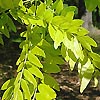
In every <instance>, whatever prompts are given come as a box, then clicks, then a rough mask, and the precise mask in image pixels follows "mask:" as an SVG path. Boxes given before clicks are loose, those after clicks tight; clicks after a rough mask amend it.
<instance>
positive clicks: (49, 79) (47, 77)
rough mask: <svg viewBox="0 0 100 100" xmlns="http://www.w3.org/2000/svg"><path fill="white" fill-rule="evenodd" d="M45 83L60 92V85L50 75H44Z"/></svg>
mask: <svg viewBox="0 0 100 100" xmlns="http://www.w3.org/2000/svg"><path fill="white" fill-rule="evenodd" d="M44 83H45V84H47V85H49V86H50V87H51V88H54V89H56V90H58V91H60V88H59V84H58V83H57V81H56V80H55V79H54V78H53V77H51V76H50V75H48V74H44Z"/></svg>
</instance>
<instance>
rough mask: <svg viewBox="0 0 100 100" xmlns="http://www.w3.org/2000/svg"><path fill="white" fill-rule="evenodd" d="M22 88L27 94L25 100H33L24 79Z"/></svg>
mask: <svg viewBox="0 0 100 100" xmlns="http://www.w3.org/2000/svg"><path fill="white" fill-rule="evenodd" d="M21 87H22V90H23V92H24V94H25V99H28V100H31V94H30V91H29V88H28V85H27V82H26V81H25V80H24V79H22V80H21Z"/></svg>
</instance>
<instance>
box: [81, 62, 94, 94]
mask: <svg viewBox="0 0 100 100" xmlns="http://www.w3.org/2000/svg"><path fill="white" fill-rule="evenodd" d="M93 72H94V67H93V65H92V64H91V65H90V66H88V69H87V70H86V71H85V73H84V75H83V78H82V81H81V87H80V92H81V93H82V92H83V91H84V89H85V88H86V87H87V85H88V84H89V82H90V80H91V78H92V74H93Z"/></svg>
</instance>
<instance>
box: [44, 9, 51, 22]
mask: <svg viewBox="0 0 100 100" xmlns="http://www.w3.org/2000/svg"><path fill="white" fill-rule="evenodd" d="M52 18H53V12H52V11H51V10H49V9H48V10H46V11H45V13H44V19H45V20H46V21H47V22H51V21H52Z"/></svg>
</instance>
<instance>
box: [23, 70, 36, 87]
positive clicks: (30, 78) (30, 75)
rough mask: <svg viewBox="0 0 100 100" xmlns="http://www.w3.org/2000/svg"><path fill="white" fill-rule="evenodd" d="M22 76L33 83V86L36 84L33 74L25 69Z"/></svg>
mask: <svg viewBox="0 0 100 100" xmlns="http://www.w3.org/2000/svg"><path fill="white" fill-rule="evenodd" d="M24 76H25V78H26V79H27V80H28V81H29V82H30V83H32V84H33V85H34V87H36V86H37V82H36V79H35V78H34V76H33V75H32V74H31V73H30V72H29V71H28V70H26V69H24Z"/></svg>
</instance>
